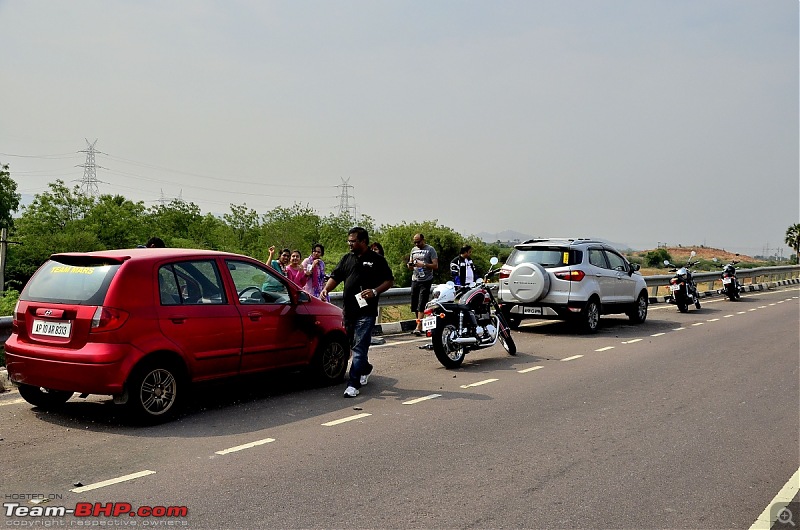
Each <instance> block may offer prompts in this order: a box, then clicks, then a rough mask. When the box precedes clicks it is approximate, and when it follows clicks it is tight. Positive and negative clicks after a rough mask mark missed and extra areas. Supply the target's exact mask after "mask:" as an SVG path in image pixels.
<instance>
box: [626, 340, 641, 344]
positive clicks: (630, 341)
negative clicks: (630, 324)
mask: <svg viewBox="0 0 800 530" xmlns="http://www.w3.org/2000/svg"><path fill="white" fill-rule="evenodd" d="M641 340H642V339H631V340H627V341H625V342H623V343H622V344H633V343H634V342H639V341H641Z"/></svg>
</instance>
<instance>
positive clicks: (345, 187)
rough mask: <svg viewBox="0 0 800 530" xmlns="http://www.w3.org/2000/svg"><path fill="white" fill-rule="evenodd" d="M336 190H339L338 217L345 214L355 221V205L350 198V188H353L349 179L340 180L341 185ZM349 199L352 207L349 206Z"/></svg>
mask: <svg viewBox="0 0 800 530" xmlns="http://www.w3.org/2000/svg"><path fill="white" fill-rule="evenodd" d="M336 187H337V188H341V193H340V194H339V215H342V214H343V213H345V212H347V213H348V214H349V215H351V216H352V217H353V220H355V219H356V205H355V198H354V197H351V196H350V188H352V187H353V186H351V185H350V179H347V180H345V179H342V183H341V184H340V185H338V186H336ZM350 199H353V205H352V206H351V205H350Z"/></svg>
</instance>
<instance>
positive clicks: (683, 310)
mask: <svg viewBox="0 0 800 530" xmlns="http://www.w3.org/2000/svg"><path fill="white" fill-rule="evenodd" d="M676 303H677V304H678V311H680V312H681V313H688V312H689V304H687V303H686V302H676Z"/></svg>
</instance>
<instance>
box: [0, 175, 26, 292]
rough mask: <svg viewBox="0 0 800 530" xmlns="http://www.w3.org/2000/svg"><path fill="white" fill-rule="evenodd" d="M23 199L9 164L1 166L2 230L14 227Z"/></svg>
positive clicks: (0, 209) (0, 217)
mask: <svg viewBox="0 0 800 530" xmlns="http://www.w3.org/2000/svg"><path fill="white" fill-rule="evenodd" d="M21 198H22V197H21V196H20V194H19V193H17V183H16V181H14V179H12V178H11V173H10V172H9V171H8V164H2V165H0V228H9V229H10V228H13V227H14V215H13V214H14V212H16V211H17V210H18V209H19V201H20V199H21ZM0 290H2V289H0Z"/></svg>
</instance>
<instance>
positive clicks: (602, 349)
mask: <svg viewBox="0 0 800 530" xmlns="http://www.w3.org/2000/svg"><path fill="white" fill-rule="evenodd" d="M613 349H614V346H606V347H605V348H599V349H597V350H595V351H608V350H613Z"/></svg>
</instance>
